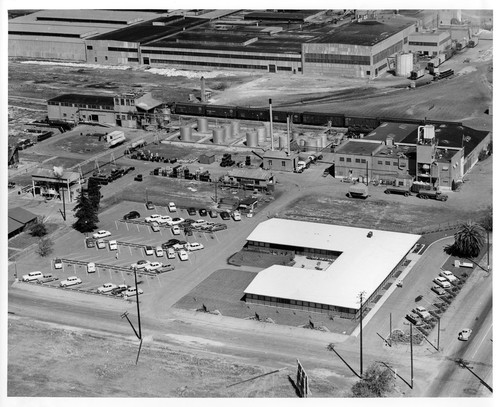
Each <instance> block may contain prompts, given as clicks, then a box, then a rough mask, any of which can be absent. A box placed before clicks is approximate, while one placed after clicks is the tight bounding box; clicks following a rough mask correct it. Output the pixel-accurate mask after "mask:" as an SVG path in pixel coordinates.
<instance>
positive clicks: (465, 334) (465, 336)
mask: <svg viewBox="0 0 500 407" xmlns="http://www.w3.org/2000/svg"><path fill="white" fill-rule="evenodd" d="M471 334H472V329H468V328H467V329H462V330H461V331H460V332H459V333H458V340H459V341H468V340H469V338H470V336H471Z"/></svg>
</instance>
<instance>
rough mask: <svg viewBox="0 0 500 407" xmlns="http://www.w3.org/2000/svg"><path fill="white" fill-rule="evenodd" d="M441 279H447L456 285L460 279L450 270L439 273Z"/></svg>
mask: <svg viewBox="0 0 500 407" xmlns="http://www.w3.org/2000/svg"><path fill="white" fill-rule="evenodd" d="M439 275H440V276H441V277H444V278H446V279H447V280H448V281H449V282H450V283H452V284H453V283H456V282H457V281H458V278H457V277H456V276H455V275H454V274H453V273H452V272H451V271H448V270H443V271H442V272H441V273H439Z"/></svg>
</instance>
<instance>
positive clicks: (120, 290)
mask: <svg viewBox="0 0 500 407" xmlns="http://www.w3.org/2000/svg"><path fill="white" fill-rule="evenodd" d="M127 288H128V286H127V285H126V284H118V287H116V288H113V289H112V290H111V295H120V294H122V293H123V292H124V291H125V290H126V289H127Z"/></svg>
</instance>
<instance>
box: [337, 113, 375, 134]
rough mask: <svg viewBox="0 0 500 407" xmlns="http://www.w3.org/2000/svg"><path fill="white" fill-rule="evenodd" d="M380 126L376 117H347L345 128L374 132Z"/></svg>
mask: <svg viewBox="0 0 500 407" xmlns="http://www.w3.org/2000/svg"><path fill="white" fill-rule="evenodd" d="M378 126H380V120H379V119H377V118H375V117H357V116H346V117H345V127H348V128H350V129H352V130H355V131H372V130H374V129H376V128H377V127H378Z"/></svg>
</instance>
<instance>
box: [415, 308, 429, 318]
mask: <svg viewBox="0 0 500 407" xmlns="http://www.w3.org/2000/svg"><path fill="white" fill-rule="evenodd" d="M412 311H413V312H414V313H415V314H417V315H418V316H419V317H420V318H422V319H424V320H425V319H429V318H432V315H431V314H430V312H429V311H427V310H426V309H425V307H416V308H414V309H413V310H412Z"/></svg>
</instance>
